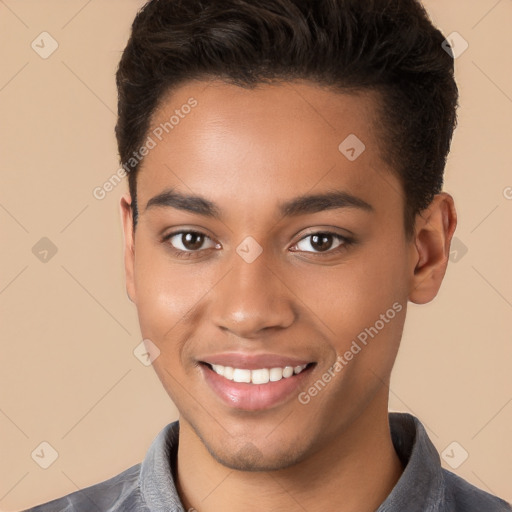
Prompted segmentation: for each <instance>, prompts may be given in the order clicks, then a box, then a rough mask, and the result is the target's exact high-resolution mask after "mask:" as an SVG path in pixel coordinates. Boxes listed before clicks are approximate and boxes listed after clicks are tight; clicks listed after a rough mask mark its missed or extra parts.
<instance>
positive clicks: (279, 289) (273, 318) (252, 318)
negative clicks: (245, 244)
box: [211, 253, 297, 339]
mask: <svg viewBox="0 0 512 512" xmlns="http://www.w3.org/2000/svg"><path fill="white" fill-rule="evenodd" d="M212 299H213V300H212V301H211V307H212V308H213V309H212V311H211V315H212V316H211V318H212V319H213V322H214V323H215V324H216V326H217V327H218V328H220V329H222V330H223V331H227V332H229V333H231V334H233V335H235V336H237V337H240V338H247V339H250V338H257V337H259V336H261V334H262V332H263V331H264V330H267V331H270V330H274V329H275V330H280V329H285V328H287V327H290V325H292V324H293V322H294V321H295V318H296V314H297V308H296V307H294V294H293V292H292V291H291V290H290V289H289V287H288V286H287V283H286V282H285V280H284V279H283V277H282V276H280V275H279V271H278V270H277V269H275V268H272V267H271V266H270V263H269V261H268V260H267V258H266V257H265V256H264V253H263V254H261V255H260V256H259V257H258V258H257V259H256V260H255V261H253V262H252V263H247V262H246V261H244V260H243V259H242V258H241V257H239V256H238V255H237V254H235V255H234V258H233V264H232V266H231V270H230V271H229V272H228V273H227V275H226V276H225V277H224V278H223V279H222V280H221V281H220V282H219V283H218V284H217V286H216V287H215V288H214V289H213V297H212Z"/></svg>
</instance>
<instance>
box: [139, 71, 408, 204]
mask: <svg viewBox="0 0 512 512" xmlns="http://www.w3.org/2000/svg"><path fill="white" fill-rule="evenodd" d="M377 101H378V100H377V98H376V97H375V96H374V95H373V94H372V93H369V92H368V93H359V94H345V93H338V92H333V91H331V90H328V89H327V88H324V87H320V86H318V85H315V84H311V83H307V82H293V83H292V82H285V83H279V84H275V85H274V84H273V85H268V84H265V85H259V86H258V87H256V88H254V89H246V88H241V87H238V86H235V85H230V84H226V83H224V82H221V81H215V80H213V81H210V82H199V81H198V82H189V83H187V84H185V85H183V86H181V87H180V88H178V89H176V90H175V91H173V92H172V93H170V94H168V95H167V96H165V97H164V98H163V100H162V102H161V104H160V107H159V108H158V110H157V111H156V112H155V113H154V115H153V116H152V119H151V124H150V129H149V131H148V136H149V137H151V139H152V141H153V143H154V147H153V149H151V150H150V152H149V154H148V155H147V156H146V157H145V158H144V160H143V162H142V165H141V167H140V172H139V176H138V180H137V182H138V196H139V204H140V205H144V204H146V203H147V201H148V200H149V199H150V198H151V197H153V196H154V195H156V194H158V193H161V192H162V190H165V189H168V188H171V187H172V188H176V189H179V190H180V191H182V192H185V193H193V194H194V195H202V196H204V197H208V198H212V199H215V201H216V202H220V203H224V204H229V203H231V204H233V203H235V202H236V200H237V199H238V200H240V201H241V202H244V201H245V202H246V201H247V200H250V201H251V202H252V203H253V204H255V205H256V204H259V205H261V206H263V205H265V206H268V207H269V208H271V207H272V204H274V203H275V200H276V199H277V198H279V200H282V199H286V198H287V197H295V196H297V195H300V194H305V193H308V192H311V191H319V190H326V189H329V188H330V189H333V188H335V189H342V190H344V191H347V192H349V193H353V194H355V193H358V194H359V195H363V196H366V197H365V199H370V198H372V197H373V196H375V194H377V193H378V192H379V191H380V196H381V197H382V196H383V195H384V196H385V195H386V193H388V194H391V196H394V197H393V199H394V201H395V202H396V200H397V199H399V198H397V196H400V195H401V189H400V186H399V184H398V182H397V180H396V179H395V178H394V176H393V175H392V173H391V172H390V169H388V168H387V167H386V165H385V164H384V162H383V160H382V158H381V147H380V144H381V143H380V142H379V141H378V139H377V136H376V125H377V123H378V116H377V113H376V112H377V106H378V104H377ZM190 105H193V107H190ZM385 189H388V190H387V191H386V190H385ZM226 202H227V203H226Z"/></svg>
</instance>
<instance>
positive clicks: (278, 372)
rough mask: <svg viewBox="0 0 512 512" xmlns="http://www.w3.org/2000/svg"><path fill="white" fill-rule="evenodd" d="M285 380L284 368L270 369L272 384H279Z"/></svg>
mask: <svg viewBox="0 0 512 512" xmlns="http://www.w3.org/2000/svg"><path fill="white" fill-rule="evenodd" d="M282 378H283V369H282V368H271V369H270V382H277V381H278V380H281V379H282Z"/></svg>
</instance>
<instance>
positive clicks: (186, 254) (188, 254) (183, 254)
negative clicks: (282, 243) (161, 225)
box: [161, 230, 355, 259]
mask: <svg viewBox="0 0 512 512" xmlns="http://www.w3.org/2000/svg"><path fill="white" fill-rule="evenodd" d="M184 234H193V235H201V236H204V237H205V238H209V239H210V237H209V236H208V235H206V234H205V233H201V232H200V231H194V230H181V231H174V232H173V233H169V234H168V235H165V236H164V237H163V238H162V240H161V242H162V243H166V244H167V245H169V246H170V248H171V250H172V252H173V253H174V254H173V255H174V256H175V257H177V258H183V259H189V258H193V257H195V256H194V255H196V254H198V253H199V252H201V251H205V250H207V249H199V250H197V251H182V250H181V249H176V248H175V247H174V246H173V245H171V244H170V242H169V240H170V239H171V238H173V237H175V236H177V235H184ZM315 235H330V236H333V237H334V238H336V239H338V240H339V241H340V242H341V244H340V245H339V246H338V247H336V248H335V249H328V250H327V251H324V252H312V251H300V250H296V251H293V252H306V253H308V254H314V255H316V256H321V257H324V256H332V255H333V254H338V253H340V252H342V251H344V250H346V249H347V248H348V247H350V246H351V245H353V244H354V243H355V240H354V239H353V238H349V237H346V236H343V235H340V234H339V233H334V232H332V231H328V230H327V231H315V232H314V233H308V234H307V235H306V236H304V237H302V238H301V239H300V240H299V241H298V242H297V243H296V244H295V245H297V244H298V243H299V242H302V241H303V240H305V239H307V238H310V237H313V236H315ZM210 240H211V239H210Z"/></svg>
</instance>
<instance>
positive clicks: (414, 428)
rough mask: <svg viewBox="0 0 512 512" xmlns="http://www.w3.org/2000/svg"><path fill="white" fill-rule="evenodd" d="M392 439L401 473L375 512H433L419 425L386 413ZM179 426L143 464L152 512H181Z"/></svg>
mask: <svg viewBox="0 0 512 512" xmlns="http://www.w3.org/2000/svg"><path fill="white" fill-rule="evenodd" d="M389 425H390V430H391V438H392V441H393V445H394V447H395V451H396V452H397V455H398V457H399V458H400V460H401V461H402V465H403V466H404V468H405V469H404V471H403V473H402V475H401V477H400V479H399V480H398V482H397V484H396V485H395V487H394V488H393V490H392V491H391V493H390V494H389V495H388V497H387V498H386V500H385V501H384V502H383V503H382V504H381V505H380V507H379V508H378V509H377V511H376V512H394V511H400V510H407V511H408V512H433V511H436V510H438V509H439V506H440V503H442V501H443V497H444V496H443V494H444V485H443V473H442V468H441V462H440V458H439V454H438V453H437V450H436V449H435V447H434V445H433V444H432V442H431V441H430V439H429V437H428V435H427V433H426V431H425V428H424V427H423V425H422V424H421V422H420V421H419V420H418V419H417V418H415V417H414V416H412V415H410V414H408V413H396V412H392V413H389ZM178 437H179V423H178V422H177V421H175V422H174V423H169V424H168V425H166V426H165V427H164V428H163V429H162V430H161V431H160V433H159V434H158V435H157V437H156V438H155V440H154V441H153V442H152V444H151V446H150V447H149V450H148V452H147V454H146V456H145V458H144V460H143V461H142V464H141V470H140V475H139V488H140V491H141V495H142V498H143V500H144V502H145V504H146V505H147V507H148V508H149V510H150V511H151V512H184V509H183V506H182V504H181V501H180V498H179V495H178V492H177V490H176V486H175V468H176V456H177V450H178Z"/></svg>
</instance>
